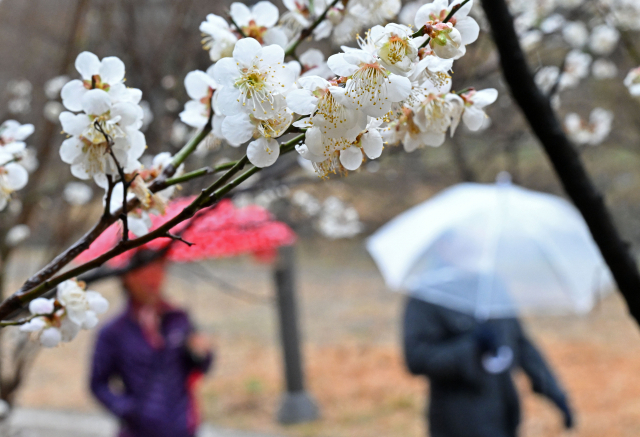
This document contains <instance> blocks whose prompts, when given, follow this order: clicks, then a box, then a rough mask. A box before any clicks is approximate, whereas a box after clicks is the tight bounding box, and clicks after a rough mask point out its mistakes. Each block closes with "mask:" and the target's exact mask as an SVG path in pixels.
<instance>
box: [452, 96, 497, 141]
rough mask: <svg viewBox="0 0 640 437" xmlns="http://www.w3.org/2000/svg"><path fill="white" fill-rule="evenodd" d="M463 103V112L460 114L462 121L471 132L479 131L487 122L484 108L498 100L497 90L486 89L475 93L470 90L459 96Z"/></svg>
mask: <svg viewBox="0 0 640 437" xmlns="http://www.w3.org/2000/svg"><path fill="white" fill-rule="evenodd" d="M460 97H462V100H463V101H464V112H463V113H462V121H463V122H464V124H465V125H466V126H467V127H468V128H469V129H470V130H472V131H476V130H479V129H480V128H482V126H483V125H484V124H485V123H487V122H488V120H489V119H488V117H487V114H486V113H485V112H484V107H485V106H487V105H490V104H492V103H493V102H495V101H496V99H497V98H498V90H496V89H495V88H488V89H486V90H481V91H476V90H473V89H472V90H470V91H467V92H465V93H462V94H460Z"/></svg>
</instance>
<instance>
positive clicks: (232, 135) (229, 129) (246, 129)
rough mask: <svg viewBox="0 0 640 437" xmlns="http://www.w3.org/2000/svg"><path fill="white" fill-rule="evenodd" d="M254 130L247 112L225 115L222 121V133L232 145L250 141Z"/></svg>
mask: <svg viewBox="0 0 640 437" xmlns="http://www.w3.org/2000/svg"><path fill="white" fill-rule="evenodd" d="M253 130H254V126H253V124H252V123H251V117H249V115H248V114H245V113H240V114H236V115H233V116H230V117H225V119H224V120H223V121H222V135H223V136H224V138H225V139H226V140H227V141H228V142H229V144H231V145H232V146H239V145H240V144H242V143H246V142H247V141H249V140H250V139H251V137H252V136H253Z"/></svg>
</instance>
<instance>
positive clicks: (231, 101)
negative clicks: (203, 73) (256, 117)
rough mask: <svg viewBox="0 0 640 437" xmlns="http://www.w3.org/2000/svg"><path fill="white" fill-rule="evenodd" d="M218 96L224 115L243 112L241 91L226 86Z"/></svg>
mask: <svg viewBox="0 0 640 437" xmlns="http://www.w3.org/2000/svg"><path fill="white" fill-rule="evenodd" d="M223 60H224V59H223ZM220 62H222V61H218V63H220ZM216 94H218V103H217V104H218V105H219V107H220V110H221V112H222V114H223V115H227V116H231V115H236V114H238V113H240V112H242V103H240V90H239V89H237V88H235V87H232V86H225V87H223V88H222V89H221V90H219V91H218V92H217V93H216Z"/></svg>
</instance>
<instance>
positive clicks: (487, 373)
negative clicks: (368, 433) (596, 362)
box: [404, 297, 573, 437]
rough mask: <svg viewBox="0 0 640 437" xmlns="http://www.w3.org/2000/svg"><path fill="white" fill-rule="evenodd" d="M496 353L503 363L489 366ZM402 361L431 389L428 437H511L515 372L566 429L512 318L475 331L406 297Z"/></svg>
mask: <svg viewBox="0 0 640 437" xmlns="http://www.w3.org/2000/svg"><path fill="white" fill-rule="evenodd" d="M498 350H499V351H500V353H498V356H500V355H504V356H503V357H502V358H501V359H498V358H495V359H492V358H491V357H493V355H494V354H495V353H496V352H497V351H498ZM503 351H504V352H505V353H504V354H503V353H502V352H503ZM404 354H405V360H406V364H407V367H408V368H409V371H410V372H411V373H413V374H415V375H424V376H426V377H427V378H429V381H430V400H429V408H428V422H429V429H430V436H431V437H515V436H516V435H517V429H518V424H519V422H520V406H519V401H518V393H517V392H516V388H515V386H514V383H513V380H512V377H511V373H510V370H512V369H515V368H517V367H520V368H521V369H522V370H524V372H525V373H526V375H527V376H528V377H529V379H530V380H531V384H532V387H533V390H534V391H535V392H536V393H539V394H541V395H543V396H545V397H547V398H548V399H550V400H551V401H552V402H553V403H554V404H555V405H556V406H557V407H558V408H559V409H560V411H561V412H562V414H563V418H564V425H565V427H566V428H571V427H572V426H573V418H572V413H571V410H570V408H569V406H568V401H567V396H566V394H565V392H564V390H563V389H562V388H561V386H560V384H559V383H558V381H557V380H556V378H555V377H554V375H553V373H552V372H551V370H550V369H549V366H548V365H547V363H546V362H545V360H544V358H543V357H542V355H541V354H540V352H538V350H537V349H536V347H535V346H534V345H533V343H532V342H531V340H529V339H528V338H527V336H526V334H525V333H524V331H523V329H522V327H521V326H520V323H519V321H518V320H517V319H516V318H503V319H491V320H488V321H486V322H482V323H479V322H478V321H476V319H475V318H474V317H472V316H470V315H466V314H463V313H460V312H457V311H453V310H450V309H447V308H445V307H442V306H439V305H435V304H432V303H428V302H426V301H423V300H420V299H417V298H414V297H410V298H409V299H408V301H407V305H406V309H405V313H404ZM500 361H502V363H500Z"/></svg>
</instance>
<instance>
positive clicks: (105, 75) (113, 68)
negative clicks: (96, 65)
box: [100, 56, 124, 84]
mask: <svg viewBox="0 0 640 437" xmlns="http://www.w3.org/2000/svg"><path fill="white" fill-rule="evenodd" d="M100 79H102V81H103V82H106V83H108V84H115V83H118V82H122V81H123V80H124V62H122V61H121V60H120V59H119V58H117V57H115V56H109V57H107V58H104V59H103V60H102V62H101V63H100Z"/></svg>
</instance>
